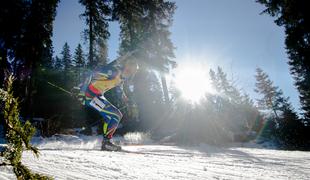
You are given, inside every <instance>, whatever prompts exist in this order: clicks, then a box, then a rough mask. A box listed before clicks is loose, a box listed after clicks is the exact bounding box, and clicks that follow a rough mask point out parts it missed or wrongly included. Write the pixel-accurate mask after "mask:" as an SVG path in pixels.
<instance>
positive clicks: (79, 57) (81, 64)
mask: <svg viewBox="0 0 310 180" xmlns="http://www.w3.org/2000/svg"><path fill="white" fill-rule="evenodd" d="M73 61H74V63H75V68H76V71H77V72H76V74H77V82H78V83H81V72H82V70H83V68H85V58H84V53H83V50H82V46H81V44H78V46H77V47H76V49H75V53H74V60H73Z"/></svg>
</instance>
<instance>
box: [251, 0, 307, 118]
mask: <svg viewBox="0 0 310 180" xmlns="http://www.w3.org/2000/svg"><path fill="white" fill-rule="evenodd" d="M256 1H257V2H259V3H261V4H263V5H265V6H266V9H265V10H264V11H263V13H267V14H269V15H271V16H273V17H275V18H276V20H275V23H276V24H277V25H278V26H283V27H284V28H285V34H286V38H285V45H286V50H287V53H288V55H289V61H288V64H289V65H290V71H291V74H292V75H293V77H294V79H295V86H296V87H297V89H298V91H299V93H300V95H299V99H300V103H301V107H302V110H303V111H304V117H305V119H306V121H310V83H309V82H310V63H309V59H310V51H309V49H310V36H309V33H310V22H309V19H308V17H310V11H309V9H308V5H307V1H305V0H268V1H267V0H256Z"/></svg>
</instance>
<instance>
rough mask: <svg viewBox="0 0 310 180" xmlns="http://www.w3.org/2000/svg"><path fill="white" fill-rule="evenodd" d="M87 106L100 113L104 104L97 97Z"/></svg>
mask: <svg viewBox="0 0 310 180" xmlns="http://www.w3.org/2000/svg"><path fill="white" fill-rule="evenodd" d="M89 104H90V105H91V106H92V107H93V108H95V109H96V110H98V111H102V109H103V108H104V107H105V104H104V103H103V102H102V101H100V99H99V98H97V97H95V98H94V99H93V100H92V101H91V102H90V103H89Z"/></svg>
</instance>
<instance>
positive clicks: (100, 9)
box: [79, 0, 111, 68]
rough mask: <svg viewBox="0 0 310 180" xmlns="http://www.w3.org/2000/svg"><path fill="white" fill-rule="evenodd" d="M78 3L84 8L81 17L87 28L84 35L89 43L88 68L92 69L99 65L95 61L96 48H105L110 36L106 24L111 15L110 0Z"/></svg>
mask: <svg viewBox="0 0 310 180" xmlns="http://www.w3.org/2000/svg"><path fill="white" fill-rule="evenodd" d="M79 2H80V3H81V4H82V5H83V6H85V12H84V13H83V14H81V16H82V17H84V18H85V21H86V25H87V26H88V28H87V29H85V31H84V35H85V37H86V38H85V39H87V40H88V42H89V59H88V63H89V67H91V68H93V67H95V66H97V65H98V63H99V62H98V60H97V61H96V59H95V57H96V47H97V46H100V47H101V48H106V40H107V39H108V38H109V36H110V33H109V31H108V27H109V24H108V22H109V21H110V17H109V16H110V15H111V9H110V6H111V5H110V4H111V0H107V1H102V0H79ZM105 60H106V59H103V60H102V61H105Z"/></svg>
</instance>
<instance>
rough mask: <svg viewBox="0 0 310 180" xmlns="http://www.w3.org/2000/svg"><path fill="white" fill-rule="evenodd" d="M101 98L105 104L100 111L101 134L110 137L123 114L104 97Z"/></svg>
mask: <svg viewBox="0 0 310 180" xmlns="http://www.w3.org/2000/svg"><path fill="white" fill-rule="evenodd" d="M101 100H102V101H103V102H104V104H105V107H104V109H102V111H101V112H100V114H101V116H102V117H103V136H104V138H107V139H111V138H112V137H113V134H114V132H115V131H116V129H117V127H118V124H119V122H120V121H121V119H122V117H123V115H122V113H121V112H120V110H118V109H117V108H116V107H115V106H113V105H112V104H111V103H110V102H109V101H108V100H106V99H104V98H101Z"/></svg>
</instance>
